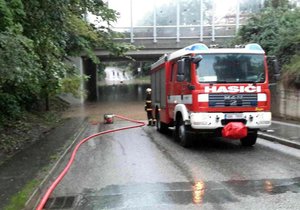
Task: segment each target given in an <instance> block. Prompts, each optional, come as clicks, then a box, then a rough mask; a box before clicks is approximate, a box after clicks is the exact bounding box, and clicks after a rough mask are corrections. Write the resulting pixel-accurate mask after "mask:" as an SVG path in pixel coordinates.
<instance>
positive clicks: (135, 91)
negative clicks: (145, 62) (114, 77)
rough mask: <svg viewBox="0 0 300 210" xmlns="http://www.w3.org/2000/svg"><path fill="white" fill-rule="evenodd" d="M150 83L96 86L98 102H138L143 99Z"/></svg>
mask: <svg viewBox="0 0 300 210" xmlns="http://www.w3.org/2000/svg"><path fill="white" fill-rule="evenodd" d="M149 87H150V84H120V85H106V86H99V87H98V102H112V103H117V102H138V101H144V99H145V92H146V89H147V88H149Z"/></svg>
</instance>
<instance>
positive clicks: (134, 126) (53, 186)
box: [36, 115, 145, 210]
mask: <svg viewBox="0 0 300 210" xmlns="http://www.w3.org/2000/svg"><path fill="white" fill-rule="evenodd" d="M114 117H117V118H120V119H123V120H127V121H130V122H134V123H138V124H139V125H133V126H127V127H122V128H116V129H112V130H107V131H102V132H99V133H95V134H93V135H91V136H89V137H87V138H85V139H83V140H81V141H80V142H79V143H78V144H77V145H76V146H75V148H74V150H73V152H72V154H71V157H70V160H69V162H68V164H67V165H66V166H65V168H64V169H63V171H62V172H61V173H60V174H59V176H58V177H57V178H56V179H55V180H54V182H53V183H52V184H51V185H50V187H49V188H48V189H47V191H46V193H45V195H44V196H43V197H42V199H41V201H40V202H39V204H38V206H37V208H36V210H42V209H43V208H44V206H45V204H46V202H47V200H48V198H49V197H50V195H51V194H52V192H53V191H54V189H55V188H56V186H57V185H58V184H59V183H60V181H61V180H62V179H63V178H64V176H65V175H66V174H67V172H68V171H69V169H70V167H71V165H72V163H73V162H74V159H75V156H76V154H77V151H78V149H79V147H80V146H81V145H82V144H84V143H85V142H87V141H88V140H90V139H92V138H94V137H97V136H100V135H103V134H107V133H113V132H117V131H122V130H128V129H132V128H138V127H142V126H144V125H145V123H144V122H141V121H137V120H133V119H129V118H126V117H123V116H121V115H114Z"/></svg>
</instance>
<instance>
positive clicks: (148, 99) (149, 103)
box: [145, 88, 156, 126]
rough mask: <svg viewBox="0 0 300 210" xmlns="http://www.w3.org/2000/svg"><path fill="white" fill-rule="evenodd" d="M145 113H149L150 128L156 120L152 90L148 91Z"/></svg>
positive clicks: (148, 89)
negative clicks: (153, 110) (153, 112)
mask: <svg viewBox="0 0 300 210" xmlns="http://www.w3.org/2000/svg"><path fill="white" fill-rule="evenodd" d="M145 111H146V112H147V118H148V126H151V125H152V126H154V125H155V121H156V120H155V119H154V118H153V115H152V101H151V88H147V89H146V101H145Z"/></svg>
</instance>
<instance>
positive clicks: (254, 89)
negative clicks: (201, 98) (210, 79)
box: [204, 85, 261, 93]
mask: <svg viewBox="0 0 300 210" xmlns="http://www.w3.org/2000/svg"><path fill="white" fill-rule="evenodd" d="M204 92H205V93H260V92H261V86H253V85H248V86H246V87H245V86H228V87H226V86H219V87H217V86H213V87H208V86H206V87H205V88H204Z"/></svg>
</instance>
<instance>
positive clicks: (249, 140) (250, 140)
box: [241, 132, 257, 147]
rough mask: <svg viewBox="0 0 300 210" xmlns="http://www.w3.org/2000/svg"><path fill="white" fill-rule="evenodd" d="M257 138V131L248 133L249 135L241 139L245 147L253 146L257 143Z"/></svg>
mask: <svg viewBox="0 0 300 210" xmlns="http://www.w3.org/2000/svg"><path fill="white" fill-rule="evenodd" d="M256 139H257V132H254V133H248V135H247V136H246V137H245V138H242V139H241V144H242V146H245V147H251V146H253V145H254V144H255V143H256Z"/></svg>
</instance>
